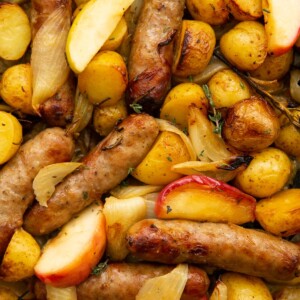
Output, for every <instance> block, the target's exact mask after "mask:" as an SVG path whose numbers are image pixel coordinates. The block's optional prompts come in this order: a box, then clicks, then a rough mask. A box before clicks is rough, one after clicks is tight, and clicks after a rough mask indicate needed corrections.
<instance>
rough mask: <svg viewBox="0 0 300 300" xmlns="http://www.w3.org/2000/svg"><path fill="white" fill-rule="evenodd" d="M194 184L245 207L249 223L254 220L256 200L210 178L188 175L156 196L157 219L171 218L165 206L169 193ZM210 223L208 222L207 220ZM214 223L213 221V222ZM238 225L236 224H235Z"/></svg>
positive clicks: (200, 188) (168, 199) (155, 209)
mask: <svg viewBox="0 0 300 300" xmlns="http://www.w3.org/2000/svg"><path fill="white" fill-rule="evenodd" d="M191 183H193V184H196V185H197V187H198V186H199V190H211V191H216V194H218V195H220V194H221V195H224V194H225V195H226V197H224V201H226V198H227V196H228V201H231V202H232V200H231V199H234V202H235V203H234V204H233V205H236V206H237V207H238V206H239V204H242V203H243V204H244V205H246V206H247V207H248V208H249V209H248V213H249V220H248V221H249V222H250V221H254V220H255V207H256V200H255V198H253V197H252V196H250V195H248V194H245V193H243V192H242V191H240V190H238V189H237V188H235V187H232V186H230V185H228V184H226V183H224V182H221V181H219V180H216V179H214V178H210V177H207V176H204V175H189V176H185V177H182V178H180V179H178V180H176V181H173V182H172V183H170V184H168V185H167V186H166V187H165V188H164V189H163V190H162V191H161V192H160V193H159V195H158V197H157V200H156V203H155V208H154V211H155V214H156V216H157V217H158V218H164V219H165V218H171V214H170V215H169V216H168V213H166V211H167V206H168V204H169V202H171V200H170V198H169V197H172V196H170V193H171V192H172V191H176V189H178V188H179V187H184V186H185V185H188V184H191ZM208 221H210V220H208ZM214 222H215V221H214ZM237 224H238V223H237Z"/></svg>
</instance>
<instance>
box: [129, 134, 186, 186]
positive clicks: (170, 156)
mask: <svg viewBox="0 0 300 300" xmlns="http://www.w3.org/2000/svg"><path fill="white" fill-rule="evenodd" d="M189 159H190V155H189V153H188V150H187V148H186V146H185V144H184V142H183V141H182V139H181V138H180V137H179V136H178V135H177V134H175V133H173V132H168V131H163V132H161V133H160V135H159V136H158V138H157V140H156V142H155V144H154V145H153V147H152V149H151V150H150V152H149V153H148V154H147V156H146V157H145V158H144V160H143V161H142V162H141V163H140V164H139V165H138V166H137V167H136V168H135V169H134V170H133V172H131V175H132V176H133V177H135V178H136V179H138V180H140V181H141V182H144V183H147V184H153V185H165V184H168V183H170V182H171V181H174V180H176V179H178V178H180V177H181V176H182V175H180V174H178V173H175V172H173V171H171V167H172V166H173V165H176V164H178V163H181V162H185V161H188V160H189Z"/></svg>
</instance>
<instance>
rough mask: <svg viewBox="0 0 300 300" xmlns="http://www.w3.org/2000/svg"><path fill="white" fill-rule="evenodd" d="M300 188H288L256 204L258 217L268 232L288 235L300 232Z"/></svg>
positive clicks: (283, 235)
mask: <svg viewBox="0 0 300 300" xmlns="http://www.w3.org/2000/svg"><path fill="white" fill-rule="evenodd" d="M299 199H300V189H288V190H284V191H281V192H278V193H276V194H275V195H273V196H272V197H270V198H266V199H263V200H260V201H259V202H258V203H257V206H256V212H255V215H256V219H257V220H258V222H259V223H260V225H261V226H262V227H263V228H264V229H265V230H266V231H268V232H271V233H273V234H275V235H279V236H282V237H287V236H290V235H293V234H297V233H299V232H300V201H299Z"/></svg>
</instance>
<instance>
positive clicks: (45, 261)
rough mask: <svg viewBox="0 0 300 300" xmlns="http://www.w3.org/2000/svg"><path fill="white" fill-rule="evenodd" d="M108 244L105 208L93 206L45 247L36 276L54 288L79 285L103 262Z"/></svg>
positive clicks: (73, 220) (37, 265)
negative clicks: (101, 260)
mask: <svg viewBox="0 0 300 300" xmlns="http://www.w3.org/2000/svg"><path fill="white" fill-rule="evenodd" d="M105 244H106V234H105V218H104V215H103V213H102V206H99V205H96V204H93V205H91V206H89V207H88V208H86V209H85V210H84V211H82V212H81V213H80V214H79V215H78V217H77V218H74V219H72V220H71V221H70V222H68V223H67V224H66V225H64V226H63V227H62V229H61V231H60V232H59V234H58V235H57V236H56V237H55V238H53V239H51V240H50V241H49V242H48V243H47V244H46V246H45V247H44V249H43V253H42V256H41V257H40V259H39V261H38V262H37V264H36V266H35V268H34V270H35V274H36V276H37V277H38V278H39V279H40V280H41V281H43V282H44V283H46V284H49V285H52V286H55V287H68V286H72V285H76V284H79V283H80V282H82V281H84V280H85V279H86V278H87V277H88V276H89V274H90V273H91V271H92V269H93V267H95V266H96V264H97V263H98V262H99V260H100V259H101V257H102V255H103V253H104V250H105Z"/></svg>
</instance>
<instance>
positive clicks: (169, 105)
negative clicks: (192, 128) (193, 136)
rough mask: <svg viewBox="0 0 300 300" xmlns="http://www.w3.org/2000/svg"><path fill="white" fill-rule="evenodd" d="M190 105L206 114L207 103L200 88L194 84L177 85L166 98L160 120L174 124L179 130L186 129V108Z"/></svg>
mask: <svg viewBox="0 0 300 300" xmlns="http://www.w3.org/2000/svg"><path fill="white" fill-rule="evenodd" d="M191 104H195V105H196V106H197V107H199V108H201V109H202V110H203V111H204V113H207V108H208V101H207V98H206V96H205V94H204V92H203V90H202V88H201V87H200V86H199V85H198V84H195V83H181V84H178V85H177V86H175V87H174V88H173V89H171V90H170V92H169V93H168V95H167V96H166V98H165V101H164V104H163V106H162V108H161V111H160V118H161V119H165V120H169V121H170V122H172V123H175V124H176V125H178V126H179V127H180V128H181V129H187V127H188V121H187V118H188V108H189V106H190V105H191Z"/></svg>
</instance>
